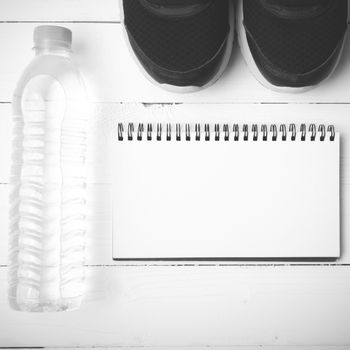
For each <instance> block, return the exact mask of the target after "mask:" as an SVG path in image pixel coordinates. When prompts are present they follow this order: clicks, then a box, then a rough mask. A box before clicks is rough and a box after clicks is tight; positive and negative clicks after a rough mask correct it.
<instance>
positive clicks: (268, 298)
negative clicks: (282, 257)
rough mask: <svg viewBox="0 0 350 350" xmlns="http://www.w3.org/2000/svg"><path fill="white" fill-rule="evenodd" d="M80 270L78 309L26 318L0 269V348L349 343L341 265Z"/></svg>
mask: <svg viewBox="0 0 350 350" xmlns="http://www.w3.org/2000/svg"><path fill="white" fill-rule="evenodd" d="M87 270H88V271H87V273H88V278H87V285H88V291H87V297H86V300H85V302H84V304H83V306H82V307H81V309H80V310H78V311H74V312H66V313H65V312H63V313H44V314H43V313H34V314H31V313H21V312H16V311H12V310H10V308H9V305H8V301H7V296H6V272H7V269H6V268H0V311H1V316H2V317H1V319H0V329H1V332H0V346H7V347H24V346H26V347H30V346H33V347H34V346H35V347H38V346H56V347H60V346H71V347H72V346H120V347H122V346H144V347H159V348H160V347H161V348H163V347H166V346H168V347H170V346H174V347H175V346H178V347H180V346H188V347H192V346H193V347H194V346H197V347H204V346H207V347H221V346H226V347H231V346H238V345H240V346H243V345H245V346H262V345H264V346H275V347H276V348H280V347H281V346H299V345H301V346H311V345H333V346H350V333H349V323H350V300H349V298H348V296H349V293H350V282H349V281H350V267H344V266H343V267H325V266H323V267H314V266H310V267H288V266H280V267H257V266H255V267H227V266H226V267H218V266H214V267H174V266H171V267H90V268H88V269H87ZM19 335H20V336H19Z"/></svg>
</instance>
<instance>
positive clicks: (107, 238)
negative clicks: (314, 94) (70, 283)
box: [0, 104, 350, 265]
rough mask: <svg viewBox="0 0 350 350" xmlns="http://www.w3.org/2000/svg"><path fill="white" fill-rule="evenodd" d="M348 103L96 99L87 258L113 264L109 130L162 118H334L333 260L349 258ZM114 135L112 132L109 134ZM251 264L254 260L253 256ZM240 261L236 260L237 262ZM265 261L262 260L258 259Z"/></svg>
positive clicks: (0, 225)
mask: <svg viewBox="0 0 350 350" xmlns="http://www.w3.org/2000/svg"><path fill="white" fill-rule="evenodd" d="M9 108H10V106H9V105H8V104H3V105H0V132H1V133H2V135H0V136H1V137H0V157H1V159H2V160H6V159H8V160H7V163H5V161H2V162H1V164H0V175H1V176H0V179H1V180H0V182H6V183H7V182H8V172H9V147H10V146H9V145H10V138H11V137H10V132H9V120H8V119H9V114H10V109H9ZM349 115H350V105H317V104H310V105H301V104H296V105H294V104H292V105H278V104H277V105H275V104H273V105H266V104H253V105H244V104H237V105H192V104H190V105H188V104H184V105H163V106H162V105H149V106H144V105H141V104H123V105H119V104H97V105H95V108H94V114H93V118H91V128H90V130H91V133H90V135H91V136H90V139H89V157H88V161H89V165H88V167H89V169H90V171H89V176H88V182H89V187H88V188H89V199H90V201H89V202H90V206H89V224H90V225H89V231H88V253H87V264H89V265H114V264H117V263H116V262H113V261H112V259H111V235H112V232H111V198H110V187H109V185H108V182H110V175H109V167H110V165H111V166H117V163H116V161H113V160H112V161H111V163H110V164H109V162H108V141H109V140H110V139H111V134H110V132H111V131H112V132H113V131H114V132H115V130H116V124H117V121H125V122H128V121H131V120H132V121H145V122H149V121H153V122H155V121H163V122H175V121H178V122H192V123H194V122H209V121H211V122H213V121H215V122H228V121H230V122H233V121H237V122H241V123H242V122H247V123H252V122H259V123H280V122H281V121H282V122H284V123H290V122H296V123H299V124H300V123H301V122H307V123H310V122H315V123H324V124H329V123H334V124H335V126H336V128H337V129H338V130H339V131H340V132H341V135H342V141H341V142H342V151H341V217H342V221H341V236H342V243H341V244H342V251H341V258H340V259H339V260H337V261H336V264H349V263H350V218H349V215H347V214H346V213H348V212H349V210H350V209H349V205H350V156H349V155H350V142H349V140H350V121H349V119H348V116H349ZM114 135H115V134H114ZM7 191H8V189H7V186H6V185H5V186H0V198H1V204H0V205H1V206H2V208H1V210H0V232H4V233H6V232H8V228H7V213H8V207H7V200H6V198H7V197H8V192H7ZM6 242H7V236H6V234H4V235H2V236H0V265H6V264H7V243H6ZM252 263H253V264H254V262H252ZM238 264H240V262H238ZM263 264H264V263H263Z"/></svg>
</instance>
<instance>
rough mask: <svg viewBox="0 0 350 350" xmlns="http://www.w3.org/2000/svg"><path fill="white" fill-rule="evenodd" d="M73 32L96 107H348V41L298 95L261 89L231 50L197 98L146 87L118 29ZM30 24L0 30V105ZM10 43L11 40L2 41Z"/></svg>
mask: <svg viewBox="0 0 350 350" xmlns="http://www.w3.org/2000/svg"><path fill="white" fill-rule="evenodd" d="M66 25H67V27H69V28H71V29H72V30H73V32H74V51H75V54H76V55H75V59H76V61H77V62H78V63H79V66H80V68H81V71H82V72H83V74H84V76H85V79H86V82H87V87H88V91H89V94H90V96H91V98H92V99H93V100H94V101H98V102H135V101H138V102H150V103H152V102H171V103H174V102H191V103H200V102H206V103H230V102H249V103H250V102H272V103H286V102H293V103H308V102H312V103H348V102H350V95H349V93H348V87H349V81H350V65H349V64H348V62H349V61H350V45H349V41H350V36H349V38H348V41H347V44H346V46H345V51H344V55H343V57H342V59H341V62H340V64H339V67H338V68H337V70H336V72H335V74H334V75H333V76H332V78H331V79H329V80H328V81H326V82H324V83H323V84H321V85H320V86H319V87H317V88H316V89H313V90H311V91H309V92H306V93H303V94H281V93H276V92H272V91H270V90H268V89H266V88H264V87H262V86H261V85H260V84H259V83H258V82H257V81H255V79H254V78H253V77H252V76H251V75H250V73H249V71H248V69H247V67H246V65H245V63H244V62H243V59H242V57H241V55H240V53H239V50H238V47H237V46H235V49H234V54H233V55H232V59H231V62H230V65H229V67H228V68H227V70H226V72H225V74H224V76H223V77H222V79H220V80H219V82H217V83H216V84H215V85H213V86H212V87H210V88H208V89H206V90H203V91H201V92H198V93H192V94H175V93H170V92H166V91H163V90H162V89H160V88H159V87H157V86H154V85H153V84H151V83H150V82H149V81H148V80H147V79H145V77H144V76H143V75H142V74H141V72H140V71H139V69H138V67H137V65H136V63H135V62H134V61H133V58H132V56H131V55H130V53H129V52H128V49H127V46H126V44H125V42H124V38H123V34H122V30H121V25H120V24H96V23H95V24H85V23H78V24H77V23H75V24H68V23H67V24H66ZM34 27H35V24H33V23H27V24H8V23H7V24H5V23H3V24H0V45H1V47H2V48H3V50H2V62H3V64H2V65H1V67H0V76H1V77H2V79H1V80H0V102H1V101H2V102H8V101H10V100H11V96H12V92H13V89H14V87H15V84H16V82H17V80H18V77H19V75H20V74H21V71H22V70H23V69H24V67H25V66H26V65H27V64H28V63H29V61H30V59H31V57H32V53H31V51H30V48H31V46H32V32H33V29H34ZM8 38H13V40H8Z"/></svg>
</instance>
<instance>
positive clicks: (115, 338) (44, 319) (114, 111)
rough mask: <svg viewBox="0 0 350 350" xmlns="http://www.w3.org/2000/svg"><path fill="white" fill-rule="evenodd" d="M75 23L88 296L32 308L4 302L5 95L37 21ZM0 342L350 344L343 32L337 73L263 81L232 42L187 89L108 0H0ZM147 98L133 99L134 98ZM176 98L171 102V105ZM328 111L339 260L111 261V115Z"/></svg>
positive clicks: (347, 72)
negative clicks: (127, 30)
mask: <svg viewBox="0 0 350 350" xmlns="http://www.w3.org/2000/svg"><path fill="white" fill-rule="evenodd" d="M47 22H49V23H51V22H53V23H61V24H62V25H64V26H67V27H69V28H71V29H72V30H73V35H74V51H75V54H76V60H77V61H78V62H79V64H80V67H81V70H82V72H83V74H84V76H85V78H86V81H87V85H88V90H89V94H90V96H91V99H92V101H93V102H94V115H93V116H92V118H91V137H90V145H89V148H90V149H89V166H90V172H89V185H88V189H89V194H90V205H89V224H90V228H89V233H88V238H87V239H88V250H87V266H86V270H87V276H88V278H87V285H88V292H87V296H86V300H85V302H84V304H83V306H82V307H81V309H80V310H79V311H75V312H68V313H52V314H47V313H44V314H30V313H21V312H16V311H12V310H11V309H10V307H9V305H8V302H7V283H6V277H7V233H8V229H7V225H8V218H7V212H8V204H7V201H8V198H7V197H8V179H9V166H10V142H11V136H10V131H11V120H10V117H11V109H10V101H11V95H12V92H13V90H14V87H15V84H16V81H17V79H18V77H19V75H20V73H21V71H22V70H23V68H24V67H25V66H26V65H27V63H28V62H29V60H30V59H31V56H32V54H33V53H32V52H31V50H30V49H31V47H32V32H33V29H34V27H35V26H36V25H38V23H47ZM0 48H1V49H0V63H1V64H0V160H1V161H0V347H104V348H106V347H119V348H133V349H134V348H157V349H174V348H181V349H203V348H204V349H206V348H219V349H245V350H248V349H249V350H251V349H258V348H259V349H261V348H263V349H289V350H291V349H315V350H316V349H350V215H349V214H348V213H349V212H350V40H349V41H348V43H347V45H346V47H345V53H344V56H343V58H342V60H341V63H340V65H339V68H338V69H337V71H336V72H335V74H334V76H333V77H332V78H331V79H330V80H329V81H327V82H325V83H324V84H323V85H322V86H320V87H318V88H317V89H315V90H312V91H310V92H308V93H305V94H299V95H284V94H277V93H273V92H271V91H268V90H266V89H265V88H263V87H262V86H260V85H259V84H258V83H257V82H256V81H255V80H254V78H252V77H251V76H250V74H249V72H248V70H247V68H246V67H245V65H244V62H243V60H242V57H241V55H240V53H239V50H238V48H237V47H235V53H234V55H233V57H232V60H231V63H230V66H229V67H228V69H227V71H226V73H225V76H224V77H223V78H222V79H221V80H220V81H219V82H218V83H217V84H215V85H214V86H213V87H211V88H209V89H207V90H205V91H202V92H199V93H195V94H189V95H176V94H170V93H167V92H165V91H162V90H160V89H158V88H157V87H154V86H152V85H151V84H150V83H149V82H148V81H147V80H146V79H145V78H144V77H143V76H142V75H141V74H140V72H139V71H138V69H137V67H136V65H135V63H134V62H133V61H132V59H131V58H130V56H129V53H128V52H127V49H126V45H125V43H124V41H123V37H122V32H121V25H120V23H119V11H118V2H117V0H0ZM140 102H142V103H140ZM175 102H177V104H174V103H175ZM175 119H176V120H183V121H187V120H190V121H195V120H198V121H203V122H204V121H209V120H210V121H214V120H217V121H231V122H232V121H233V120H237V121H238V122H243V121H247V122H253V121H257V122H277V123H279V122H293V121H295V122H297V123H298V122H299V123H300V122H301V121H305V122H322V123H327V124H328V123H334V124H335V126H336V127H337V129H338V130H340V132H341V134H342V154H341V202H342V213H341V214H342V221H341V222H342V228H341V237H342V256H341V259H339V260H337V261H336V262H334V263H293V264H291V263H286V262H274V263H271V262H268V263H263V262H258V263H253V262H252V263H247V262H241V263H240V262H235V263H231V264H230V263H226V264H216V263H210V264H193V263H188V264H186V263H182V264H180V265H179V264H174V265H171V264H164V265H154V264H142V263H140V264H132V265H130V264H120V263H116V262H114V261H112V259H111V214H110V211H111V205H110V199H109V197H108V194H109V183H110V178H109V169H108V163H107V159H106V157H105V154H106V149H107V147H108V142H106V140H108V137H109V136H110V132H111V130H112V132H113V130H115V129H114V128H115V125H116V121H117V120H133V121H138V120H148V121H150V120H152V121H158V120H159V121H172V120H175Z"/></svg>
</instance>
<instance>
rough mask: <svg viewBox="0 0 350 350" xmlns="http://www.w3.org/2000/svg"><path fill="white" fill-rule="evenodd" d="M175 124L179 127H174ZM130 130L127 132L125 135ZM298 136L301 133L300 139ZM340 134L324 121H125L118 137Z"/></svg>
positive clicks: (265, 138) (322, 137)
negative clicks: (211, 123) (265, 122)
mask: <svg viewBox="0 0 350 350" xmlns="http://www.w3.org/2000/svg"><path fill="white" fill-rule="evenodd" d="M174 126H175V127H174ZM125 130H126V134H125ZM297 135H300V136H298V138H297ZM335 136H336V132H335V127H334V125H328V126H325V125H324V124H321V125H318V126H316V124H310V125H309V127H307V126H306V124H301V125H300V128H299V131H298V130H297V126H296V124H289V125H286V124H281V125H280V126H279V128H278V126H277V125H276V124H271V125H269V126H268V125H267V124H262V125H261V126H260V127H259V126H258V124H252V125H248V124H243V126H240V125H238V124H231V125H230V124H217V123H216V124H214V126H213V125H210V124H208V123H205V124H200V123H197V124H194V125H191V124H188V123H187V124H180V123H177V124H175V125H174V124H173V125H172V124H170V123H166V124H163V123H157V124H152V123H128V124H127V127H125V125H124V124H123V123H118V140H119V141H124V140H126V139H127V140H128V141H133V140H137V141H142V140H144V139H146V140H147V141H152V140H153V139H154V137H155V139H156V140H157V141H162V140H166V141H172V140H175V141H183V140H185V141H191V140H195V141H201V140H202V138H203V137H204V140H205V141H210V140H214V141H220V140H224V141H230V140H233V141H240V140H243V141H249V140H250V139H252V140H253V141H259V140H262V141H268V140H272V141H277V140H278V139H281V140H282V141H288V140H290V141H297V140H300V141H306V140H310V141H321V142H323V141H326V140H329V141H334V140H335Z"/></svg>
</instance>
